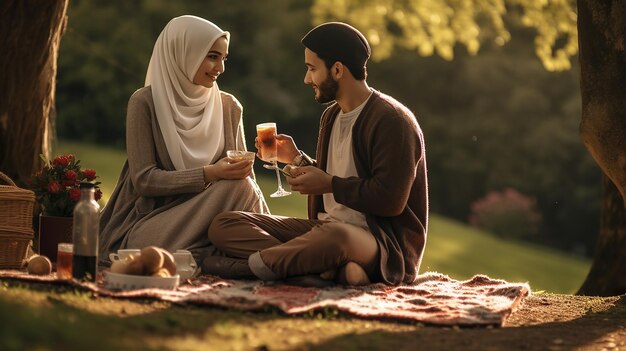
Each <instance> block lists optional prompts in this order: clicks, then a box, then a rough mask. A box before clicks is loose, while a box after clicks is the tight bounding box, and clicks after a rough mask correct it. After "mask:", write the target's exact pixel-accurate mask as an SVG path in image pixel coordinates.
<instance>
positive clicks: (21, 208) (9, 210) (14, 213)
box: [0, 172, 35, 231]
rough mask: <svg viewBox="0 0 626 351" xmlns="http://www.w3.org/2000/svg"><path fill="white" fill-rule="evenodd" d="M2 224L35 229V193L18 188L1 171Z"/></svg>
mask: <svg viewBox="0 0 626 351" xmlns="http://www.w3.org/2000/svg"><path fill="white" fill-rule="evenodd" d="M0 181H3V182H4V183H7V184H9V185H0V226H2V227H9V228H19V229H30V230H31V231H32V229H33V206H34V205H35V193H34V192H32V191H30V190H26V189H22V188H18V187H17V186H16V185H15V183H14V182H13V181H12V180H11V178H9V177H8V176H7V175H6V174H4V173H2V172H0Z"/></svg>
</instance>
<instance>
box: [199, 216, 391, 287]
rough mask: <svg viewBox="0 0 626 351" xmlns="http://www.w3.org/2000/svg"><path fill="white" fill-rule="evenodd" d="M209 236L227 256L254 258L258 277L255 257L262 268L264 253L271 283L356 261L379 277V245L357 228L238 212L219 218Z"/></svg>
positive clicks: (370, 235)
mask: <svg viewBox="0 0 626 351" xmlns="http://www.w3.org/2000/svg"><path fill="white" fill-rule="evenodd" d="M208 235H209V240H210V241H211V242H212V243H213V245H215V246H216V247H217V248H218V249H220V250H222V251H223V252H224V253H225V254H226V255H228V256H231V257H238V258H246V259H249V263H250V266H251V269H252V270H253V272H255V274H257V271H256V270H255V267H254V262H253V260H252V257H254V256H256V257H257V258H256V261H257V264H258V263H259V260H258V257H259V255H260V260H261V261H262V263H261V265H265V266H266V267H264V268H263V269H267V268H269V271H271V272H269V271H267V272H268V274H269V275H270V276H271V275H272V274H273V276H272V277H271V278H269V279H282V278H286V277H290V276H297V275H305V274H319V273H322V272H326V271H330V270H338V269H340V268H341V267H343V266H344V265H345V264H346V263H348V262H350V261H352V262H355V263H358V264H359V265H360V266H361V267H363V269H364V270H365V271H366V272H367V274H368V276H369V277H370V280H372V281H374V280H377V278H378V269H377V266H378V262H379V256H380V254H379V247H378V243H377V242H376V239H375V238H374V236H373V235H372V234H371V233H370V232H369V231H367V230H365V229H363V228H360V227H357V226H354V225H350V224H345V223H340V222H327V221H321V220H309V219H300V218H292V217H283V216H273V215H263V214H258V213H250V212H240V211H236V212H224V213H222V214H220V215H218V216H216V217H215V218H214V220H213V222H212V223H211V226H210V228H209V234H208ZM257 269H258V267H257ZM257 275H258V274H257ZM260 278H262V279H264V277H260Z"/></svg>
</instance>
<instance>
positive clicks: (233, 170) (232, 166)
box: [204, 157, 253, 183]
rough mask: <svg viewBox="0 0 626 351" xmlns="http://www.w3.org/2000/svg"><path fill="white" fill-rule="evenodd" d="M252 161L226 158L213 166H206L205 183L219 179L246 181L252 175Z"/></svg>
mask: <svg viewBox="0 0 626 351" xmlns="http://www.w3.org/2000/svg"><path fill="white" fill-rule="evenodd" d="M252 163H253V162H252V161H248V160H234V159H232V158H228V157H224V158H223V159H221V160H219V161H217V162H215V163H214V164H212V165H207V166H204V181H205V182H207V183H208V182H212V181H215V180H219V179H244V178H245V177H247V176H249V175H251V174H252Z"/></svg>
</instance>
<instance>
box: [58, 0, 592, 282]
mask: <svg viewBox="0 0 626 351" xmlns="http://www.w3.org/2000/svg"><path fill="white" fill-rule="evenodd" d="M311 5H312V2H311V1H281V0H267V1H255V2H249V1H231V2H228V3H226V2H218V1H185V2H170V1H164V0H153V1H136V2H107V3H104V2H102V3H96V2H91V1H72V2H70V7H69V11H68V24H67V28H66V31H65V34H64V36H63V38H62V40H61V47H60V53H59V61H58V73H57V86H56V109H55V113H56V123H57V125H56V130H57V137H58V140H59V142H58V143H57V144H55V145H54V151H55V153H60V152H72V153H75V154H76V155H77V156H78V157H79V158H80V159H81V160H82V162H83V164H84V165H85V166H87V167H93V168H95V169H96V170H97V171H98V172H99V174H100V175H101V179H100V180H101V181H102V182H103V184H102V185H103V191H104V195H105V199H106V198H107V197H108V195H109V194H110V192H111V190H112V188H113V186H114V184H115V181H116V179H117V175H118V173H119V170H120V169H121V166H122V163H123V161H124V139H125V135H124V132H125V109H126V103H127V101H128V97H129V96H130V95H131V94H132V92H133V91H135V90H136V89H138V88H140V87H141V86H143V81H144V78H145V72H146V68H147V63H148V60H149V58H150V54H151V52H152V46H153V44H154V41H155V40H156V37H157V36H158V34H159V32H160V31H161V29H162V28H163V27H164V26H165V24H166V23H167V22H168V21H169V20H170V19H171V18H172V17H174V16H178V15H182V14H194V15H198V16H201V17H204V18H206V19H209V20H211V21H213V22H215V23H216V24H218V25H219V26H220V27H222V28H223V29H224V30H228V31H230V32H231V36H232V37H231V38H232V39H231V43H230V54H229V59H228V61H227V62H226V72H225V74H223V75H222V76H220V79H219V81H218V84H219V86H220V88H221V89H222V90H224V91H227V92H230V93H232V94H234V95H235V96H236V97H237V98H238V99H239V100H240V102H241V103H242V104H243V106H244V124H245V128H246V136H247V145H248V147H249V148H253V139H254V125H255V124H257V123H260V122H266V121H275V122H277V124H278V128H279V132H282V133H285V134H289V135H292V136H293V137H294V139H295V140H296V142H297V143H298V146H299V147H300V148H301V149H303V150H305V151H307V152H308V153H309V154H314V150H315V148H314V147H315V143H316V138H317V127H318V121H319V116H320V113H321V112H322V110H323V106H320V105H318V104H317V103H316V102H315V101H314V99H313V92H312V90H311V88H310V87H308V86H306V85H304V84H303V82H302V80H303V77H304V73H305V66H304V63H303V47H302V45H301V44H300V39H301V37H302V36H303V35H304V34H305V33H306V32H307V31H308V30H309V29H310V28H311V27H312V26H313V24H314V23H313V20H312V16H311ZM505 20H506V21H507V26H508V28H509V31H510V32H511V40H510V41H509V42H507V43H506V44H505V45H501V44H502V43H501V42H498V41H497V40H484V41H483V42H482V46H481V48H480V50H479V51H478V53H477V54H476V55H469V54H468V53H467V50H466V49H465V48H464V47H461V46H455V48H454V52H453V54H454V58H453V59H452V60H445V59H443V58H441V57H440V56H437V55H433V56H429V57H422V56H420V55H419V54H418V53H417V52H416V51H411V50H406V49H397V50H396V51H395V52H394V55H393V56H391V57H390V58H388V59H386V60H382V61H374V60H372V61H370V63H369V64H368V72H369V77H368V82H369V84H370V86H372V87H373V88H375V89H378V90H381V91H382V92H385V93H387V94H390V95H392V96H394V97H395V98H397V99H398V100H399V101H401V102H403V103H404V104H405V105H407V106H408V107H409V108H410V109H411V110H412V111H413V112H414V113H415V115H416V116H417V119H418V121H419V123H420V125H421V127H422V129H423V131H424V134H425V139H426V147H427V148H426V151H427V159H428V175H429V185H430V187H429V193H430V204H431V213H432V221H431V226H430V231H429V241H428V244H427V248H426V255H425V261H424V264H423V266H422V271H423V270H438V271H441V272H442V273H446V274H450V275H451V276H453V277H455V278H464V277H469V276H471V275H472V274H475V273H486V274H489V275H491V276H494V277H500V278H506V279H510V280H528V281H530V283H531V286H533V287H535V288H539V289H548V290H551V291H556V292H566V293H572V292H575V291H576V289H577V288H578V287H579V286H580V284H581V283H582V281H583V279H584V277H585V275H586V273H587V269H588V267H589V257H590V256H591V255H592V253H593V248H594V245H595V241H596V237H597V233H598V230H599V218H600V200H601V181H600V179H601V178H600V171H599V169H598V168H597V166H596V165H595V163H594V162H593V160H592V159H591V157H590V156H589V154H588V152H587V151H586V150H585V148H584V147H583V146H582V144H581V142H580V137H579V133H578V124H579V121H580V116H581V111H580V109H581V101H580V87H579V81H578V79H579V75H578V64H577V62H576V61H573V62H572V67H573V68H572V69H570V70H566V71H561V72H549V71H547V70H546V69H545V68H544V66H543V65H542V63H541V61H540V60H539V59H538V58H537V55H536V53H535V43H534V40H535V31H534V30H533V29H528V28H526V27H525V26H524V25H523V21H522V19H521V14H520V13H516V12H515V9H512V11H511V12H510V13H509V15H507V16H506V18H505ZM481 35H485V36H487V37H489V36H490V35H492V33H491V34H490V33H489V31H488V30H486V31H485V33H484V34H482V32H481ZM487 39H488V38H487ZM383 40H384V38H383ZM574 60H575V58H574ZM399 162H401V160H399ZM260 164H261V162H260V161H258V160H257V162H256V173H257V175H258V176H259V181H260V183H261V185H262V187H263V189H264V192H265V194H268V193H269V191H270V190H271V189H272V188H273V187H275V178H272V177H273V174H271V173H269V172H268V171H267V170H264V169H263V168H261V167H260ZM266 189H267V190H266ZM269 203H270V207H271V209H272V212H273V213H275V214H287V215H295V216H305V202H304V197H302V196H299V195H292V196H291V197H290V198H288V199H278V200H273V199H272V200H269ZM472 209H474V210H472ZM477 213H478V214H480V215H481V218H483V219H484V220H483V221H482V222H481V223H482V228H481V229H482V230H476V229H473V228H472V227H471V225H470V224H471V223H472V224H476V221H475V220H471V218H476V215H477ZM472 215H474V216H473V217H472ZM485 218H486V219H485ZM470 222H471V223H470Z"/></svg>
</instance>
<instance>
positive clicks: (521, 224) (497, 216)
mask: <svg viewBox="0 0 626 351" xmlns="http://www.w3.org/2000/svg"><path fill="white" fill-rule="evenodd" d="M469 222H470V224H472V225H473V226H476V227H478V228H481V229H484V230H487V231H489V232H491V233H494V234H496V235H498V236H501V237H509V238H518V239H521V238H524V237H529V236H533V235H536V234H537V233H538V231H539V224H540V223H541V214H540V213H539V212H538V211H537V209H536V201H535V200H534V199H532V198H530V197H528V196H525V195H523V194H521V193H519V192H518V191H517V190H515V189H512V188H507V189H505V190H504V191H501V192H495V191H494V192H490V193H489V194H487V195H486V196H485V197H484V198H481V199H478V200H476V201H475V202H473V203H472V204H471V208H470V217H469Z"/></svg>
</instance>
